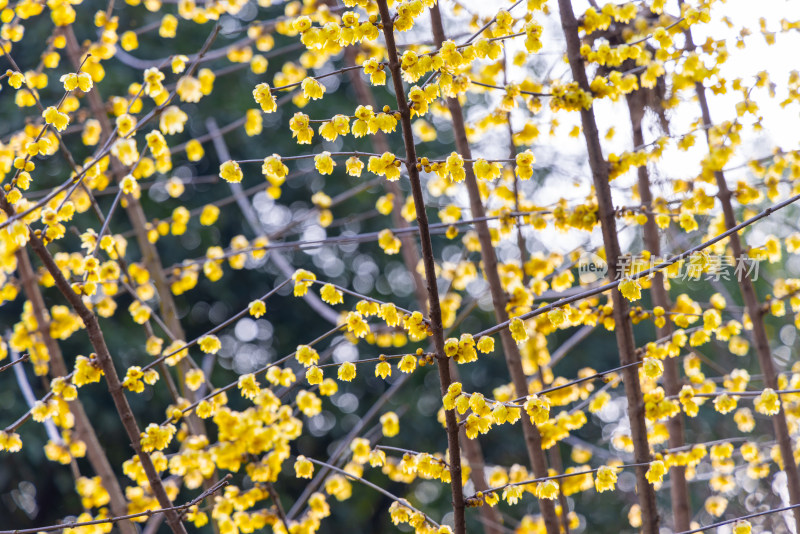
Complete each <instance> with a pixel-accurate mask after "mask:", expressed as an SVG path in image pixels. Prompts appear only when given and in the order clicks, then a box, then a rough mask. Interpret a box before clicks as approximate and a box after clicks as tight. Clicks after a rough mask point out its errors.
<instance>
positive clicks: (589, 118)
mask: <svg viewBox="0 0 800 534" xmlns="http://www.w3.org/2000/svg"><path fill="white" fill-rule="evenodd" d="M558 6H559V11H560V14H561V26H562V28H563V31H564V37H565V39H566V42H567V57H568V59H569V65H570V69H571V71H572V78H573V79H574V80H575V81H576V82H577V83H578V86H579V87H580V88H581V90H583V91H585V92H587V93H590V88H589V82H588V80H587V78H586V70H585V69H584V66H583V59H582V58H581V53H580V47H581V43H580V39H579V37H578V22H577V21H576V20H575V13H574V12H573V10H572V2H571V0H558ZM580 113H581V125H582V126H583V135H584V138H585V140H586V148H587V150H588V153H589V166H590V167H591V170H592V179H593V181H594V187H595V191H596V193H597V204H598V210H599V217H600V225H601V227H602V231H603V243H604V245H605V251H606V261H607V262H608V269H609V272H608V276H609V279H611V280H613V279H616V278H619V277H620V276H621V274H622V273H621V272H620V267H621V265H620V255H621V252H620V247H619V239H618V237H617V223H616V219H615V216H614V204H613V202H612V200H611V187H610V186H609V183H608V182H609V176H608V163H607V162H606V161H605V160H604V159H603V151H602V148H601V146H600V136H599V134H598V131H597V122H596V121H595V116H594V111H593V110H592V108H591V107H590V108H588V109H586V108H581V111H580ZM611 298H612V303H613V307H614V324H615V328H614V332H615V334H616V337H617V347H618V348H619V358H620V363H621V364H622V365H628V364H632V363H634V362H636V360H637V357H636V344H635V343H634V340H633V326H632V324H631V319H630V316H629V314H628V303H627V301H626V300H625V299H624V298H623V297H622V294H621V293H620V292H619V291H618V290H614V291H612V292H611ZM623 379H624V383H625V395H626V396H627V399H628V419H629V420H630V425H631V438H632V440H633V456H634V461H635V462H636V463H637V464H640V465H639V466H637V467H636V485H637V493H638V495H639V505H640V506H641V509H642V532H643V533H644V534H656V533H657V532H658V523H659V520H658V519H659V518H658V509H657V507H656V495H655V491H653V486H651V485H650V483H649V482H648V481H647V478H646V477H645V473H646V472H647V465H646V464H647V463H648V462H650V461H651V460H652V456H651V454H650V446H649V444H648V442H647V426H646V422H645V417H644V400H643V398H642V388H641V384H640V383H639V371H638V369H637V368H636V366H629V367H627V368H626V369H625V370H624V371H623Z"/></svg>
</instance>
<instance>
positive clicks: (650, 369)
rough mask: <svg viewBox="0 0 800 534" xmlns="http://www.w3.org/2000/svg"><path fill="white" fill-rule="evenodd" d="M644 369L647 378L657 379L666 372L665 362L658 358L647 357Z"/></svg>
mask: <svg viewBox="0 0 800 534" xmlns="http://www.w3.org/2000/svg"><path fill="white" fill-rule="evenodd" d="M642 369H643V370H644V374H645V376H646V377H647V378H650V379H652V380H656V379H658V377H660V376H661V375H662V373H664V364H663V363H662V362H661V360H658V359H656V358H645V359H644V364H643V365H642Z"/></svg>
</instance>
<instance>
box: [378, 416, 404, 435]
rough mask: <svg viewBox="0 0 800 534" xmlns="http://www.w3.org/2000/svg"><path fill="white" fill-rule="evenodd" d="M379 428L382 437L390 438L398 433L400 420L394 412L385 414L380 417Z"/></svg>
mask: <svg viewBox="0 0 800 534" xmlns="http://www.w3.org/2000/svg"><path fill="white" fill-rule="evenodd" d="M380 421H381V428H382V431H383V435H384V436H386V437H387V438H391V437H394V436H396V435H397V434H398V433H400V419H399V418H398V417H397V414H396V413H394V412H386V413H385V414H383V415H382V416H381V419H380Z"/></svg>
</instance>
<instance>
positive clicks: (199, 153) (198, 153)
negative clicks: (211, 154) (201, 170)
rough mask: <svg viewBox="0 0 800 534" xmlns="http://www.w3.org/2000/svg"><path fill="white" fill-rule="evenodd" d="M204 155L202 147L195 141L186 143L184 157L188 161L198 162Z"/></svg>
mask: <svg viewBox="0 0 800 534" xmlns="http://www.w3.org/2000/svg"><path fill="white" fill-rule="evenodd" d="M204 155H205V150H203V145H202V144H201V143H200V141H198V140H197V139H192V140H190V141H189V142H188V143H186V157H187V158H188V159H189V161H200V160H201V159H203V156H204Z"/></svg>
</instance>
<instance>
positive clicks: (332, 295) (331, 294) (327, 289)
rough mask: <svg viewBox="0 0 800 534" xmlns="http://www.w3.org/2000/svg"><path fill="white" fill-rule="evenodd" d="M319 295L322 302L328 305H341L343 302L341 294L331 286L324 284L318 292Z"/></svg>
mask: <svg viewBox="0 0 800 534" xmlns="http://www.w3.org/2000/svg"><path fill="white" fill-rule="evenodd" d="M319 294H320V296H321V297H322V300H323V301H325V302H327V303H328V304H341V303H342V302H344V298H343V296H342V292H341V291H339V290H338V289H336V287H335V286H334V285H333V284H325V285H324V286H322V289H320V290H319Z"/></svg>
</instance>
